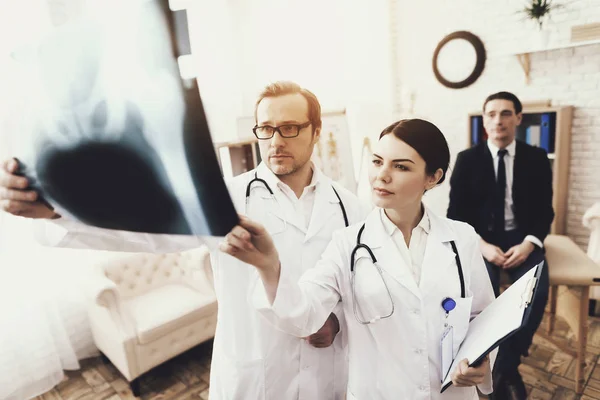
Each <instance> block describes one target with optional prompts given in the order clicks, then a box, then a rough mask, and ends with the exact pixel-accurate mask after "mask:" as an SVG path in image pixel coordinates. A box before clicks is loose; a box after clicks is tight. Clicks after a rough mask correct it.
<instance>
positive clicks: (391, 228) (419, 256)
mask: <svg viewBox="0 0 600 400" xmlns="http://www.w3.org/2000/svg"><path fill="white" fill-rule="evenodd" d="M381 222H382V223H383V226H384V228H385V230H386V232H387V233H388V234H389V235H390V236H391V237H392V241H393V242H394V243H395V244H396V247H398V250H399V251H400V254H402V258H403V259H404V265H406V266H408V267H409V268H410V272H411V274H412V276H413V278H414V279H415V282H416V283H417V286H419V284H420V282H421V266H422V265H423V257H424V256H425V246H426V244H427V236H428V235H429V229H430V223H429V216H428V215H427V209H425V212H424V213H423V218H421V221H420V222H419V224H418V225H417V226H416V227H414V228H413V230H412V233H411V235H410V241H409V243H408V246H406V241H405V240H404V235H403V234H402V231H401V230H400V229H398V227H397V226H396V225H395V224H394V223H393V222H392V221H391V220H390V218H389V217H388V216H387V215H386V213H385V210H384V209H383V208H382V209H381Z"/></svg>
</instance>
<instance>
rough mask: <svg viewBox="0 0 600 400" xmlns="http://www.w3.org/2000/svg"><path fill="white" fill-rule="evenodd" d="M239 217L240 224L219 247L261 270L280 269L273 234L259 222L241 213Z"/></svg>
mask: <svg viewBox="0 0 600 400" xmlns="http://www.w3.org/2000/svg"><path fill="white" fill-rule="evenodd" d="M239 218H240V224H239V225H237V226H235V227H234V228H233V229H232V230H231V232H229V233H228V234H227V236H225V240H224V241H223V242H221V244H220V245H219V249H220V250H221V251H222V252H224V253H227V254H229V255H230V256H233V257H235V258H237V259H238V260H240V261H243V262H245V263H246V264H250V265H253V266H255V267H256V268H258V269H259V270H261V271H267V270H271V269H274V268H275V267H277V269H278V268H279V253H277V249H276V248H275V245H274V244H273V240H272V239H271V235H269V233H268V232H267V230H266V229H265V228H264V227H263V226H262V225H261V224H259V223H258V222H255V221H252V220H251V219H249V218H248V217H246V216H243V215H239ZM278 275H279V274H278Z"/></svg>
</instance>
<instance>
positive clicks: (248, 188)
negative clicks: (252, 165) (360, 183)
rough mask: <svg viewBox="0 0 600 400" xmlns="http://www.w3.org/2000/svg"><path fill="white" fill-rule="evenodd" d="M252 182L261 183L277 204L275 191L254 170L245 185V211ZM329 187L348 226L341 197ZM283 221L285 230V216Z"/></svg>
mask: <svg viewBox="0 0 600 400" xmlns="http://www.w3.org/2000/svg"><path fill="white" fill-rule="evenodd" d="M253 183H261V184H262V185H263V186H264V187H265V188H266V189H267V190H268V191H269V194H270V195H271V198H272V199H273V201H275V203H277V205H279V202H278V201H277V198H276V197H275V193H273V191H272V190H271V187H270V186H269V184H268V183H267V181H265V180H264V179H261V178H259V177H258V174H257V173H256V172H254V178H253V179H251V180H250V182H248V185H247V186H246V211H247V210H248V203H249V202H250V192H251V189H252V184H253ZM331 188H332V189H333V192H334V193H335V196H336V197H337V198H338V200H339V204H340V209H341V210H342V216H343V217H344V226H346V227H348V225H349V224H348V215H347V214H346V207H344V203H343V202H342V198H341V197H340V195H339V194H338V192H337V190H335V188H334V187H333V185H331ZM279 207H281V206H279ZM283 223H284V225H283V230H284V231H285V230H286V229H287V221H286V220H285V218H284V219H283Z"/></svg>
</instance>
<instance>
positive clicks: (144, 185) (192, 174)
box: [15, 0, 238, 236]
mask: <svg viewBox="0 0 600 400" xmlns="http://www.w3.org/2000/svg"><path fill="white" fill-rule="evenodd" d="M85 4H86V6H85V7H84V9H83V10H82V12H81V14H80V15H79V16H78V17H77V18H74V19H73V20H71V21H69V22H67V23H64V24H62V25H60V26H58V27H57V28H56V29H55V30H54V31H53V32H52V33H51V34H50V35H49V36H47V37H44V38H43V39H42V41H41V42H40V43H36V44H34V45H32V46H31V47H30V49H29V56H28V57H26V59H27V60H28V61H27V68H29V69H30V74H29V79H28V81H27V82H23V86H24V88H23V90H27V91H29V92H30V93H31V96H30V97H31V98H30V100H31V101H30V102H29V108H28V109H27V110H23V112H24V114H25V113H26V114H27V115H28V116H30V117H31V118H30V121H29V124H28V125H27V127H26V128H25V129H24V132H22V134H21V135H20V138H19V142H18V145H17V148H18V154H15V156H16V157H17V158H18V159H19V161H20V162H21V168H20V170H19V172H20V173H22V174H24V175H25V176H26V177H27V179H28V181H29V185H30V189H33V190H35V191H37V193H38V195H39V196H41V198H43V199H45V200H47V201H48V203H49V204H50V205H51V206H52V207H54V208H55V209H56V211H57V212H58V213H59V214H61V215H67V216H70V217H72V218H74V219H77V220H80V221H82V222H84V223H87V224H89V225H94V226H98V227H102V228H109V229H119V230H128V231H137V232H149V233H171V234H192V235H215V236H222V235H225V234H226V233H227V232H229V231H230V230H231V228H232V227H233V226H235V225H236V224H237V222H238V219H237V214H236V212H235V209H234V207H233V203H232V201H231V198H230V196H229V193H228V191H227V188H226V186H225V184H224V182H223V178H222V175H221V171H220V168H219V165H218V161H217V158H216V154H215V151H214V147H213V143H212V139H211V135H210V132H209V127H208V122H207V119H206V115H205V113H204V109H203V106H202V101H201V99H200V94H199V90H198V86H197V82H196V80H195V79H194V78H190V77H189V76H183V77H182V74H181V73H180V70H179V67H178V62H177V61H178V57H180V56H182V55H185V53H187V52H188V51H189V49H188V47H189V38H188V37H187V20H186V17H185V15H186V14H185V10H184V11H178V12H173V11H172V10H170V8H169V2H168V1H167V0H145V1H131V2H129V1H128V2H118V1H113V0H107V1H102V2H86V3H85Z"/></svg>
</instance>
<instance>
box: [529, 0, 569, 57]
mask: <svg viewBox="0 0 600 400" xmlns="http://www.w3.org/2000/svg"><path fill="white" fill-rule="evenodd" d="M561 7H562V4H556V2H555V1H553V0H528V1H527V4H526V6H525V7H524V8H523V10H522V13H523V14H524V15H525V17H526V18H528V19H530V20H532V21H534V22H535V23H536V24H537V26H538V27H539V30H538V34H537V36H536V42H537V45H538V46H540V47H541V48H544V47H546V46H547V45H548V39H549V36H550V32H549V31H547V30H544V29H543V28H544V23H545V22H546V20H547V19H549V18H550V13H551V12H552V11H554V10H556V9H559V8H561Z"/></svg>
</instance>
